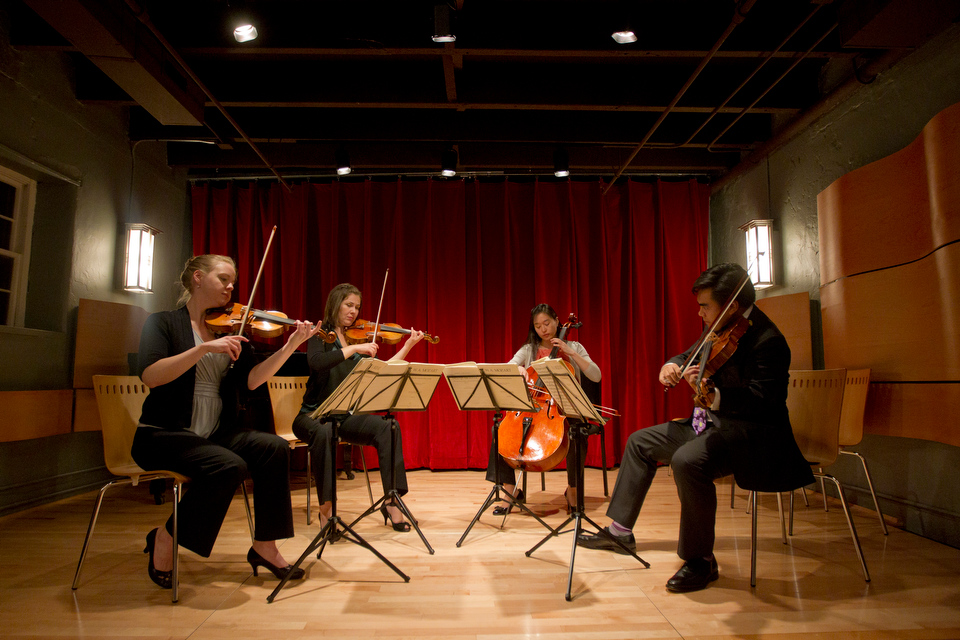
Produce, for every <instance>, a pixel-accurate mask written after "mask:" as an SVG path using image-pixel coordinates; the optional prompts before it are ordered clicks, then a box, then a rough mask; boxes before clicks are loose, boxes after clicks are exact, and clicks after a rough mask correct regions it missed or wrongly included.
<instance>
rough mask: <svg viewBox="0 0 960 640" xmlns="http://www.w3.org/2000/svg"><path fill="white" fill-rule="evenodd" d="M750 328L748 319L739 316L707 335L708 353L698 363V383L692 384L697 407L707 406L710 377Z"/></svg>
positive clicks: (710, 386)
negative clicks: (719, 330) (716, 331)
mask: <svg viewBox="0 0 960 640" xmlns="http://www.w3.org/2000/svg"><path fill="white" fill-rule="evenodd" d="M749 328H750V320H748V319H747V318H744V317H743V316H740V317H739V318H737V319H736V320H734V321H731V322H730V323H729V324H727V326H726V327H725V328H724V330H723V331H721V332H720V333H719V334H715V333H713V332H710V334H709V335H708V336H707V340H706V341H707V343H708V344H710V345H711V346H710V353H709V354H707V356H706V358H705V359H706V362H701V363H700V373H699V375H698V376H697V377H698V383H697V384H696V385H695V386H693V390H694V396H693V402H694V404H696V405H697V406H698V407H701V408H707V407H709V406H710V401H709V400H708V398H707V397H708V396H709V395H710V392H711V391H713V389H714V385H713V383H712V382H711V381H710V377H711V376H712V375H713V374H714V373H716V372H717V370H718V369H719V368H720V367H722V366H723V365H724V363H725V362H726V361H727V360H729V359H730V356H732V355H733V354H734V353H736V351H737V344H738V343H739V341H740V338H742V337H743V334H745V333H746V332H747V329H749Z"/></svg>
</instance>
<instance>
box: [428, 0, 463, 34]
mask: <svg viewBox="0 0 960 640" xmlns="http://www.w3.org/2000/svg"><path fill="white" fill-rule="evenodd" d="M453 15H454V14H453V7H451V6H450V5H449V4H447V3H446V1H445V0H440V1H439V2H437V3H435V4H434V5H433V41H434V42H455V41H456V39H457V35H456V34H455V33H454V32H453Z"/></svg>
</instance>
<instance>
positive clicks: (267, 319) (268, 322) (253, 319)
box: [204, 302, 337, 343]
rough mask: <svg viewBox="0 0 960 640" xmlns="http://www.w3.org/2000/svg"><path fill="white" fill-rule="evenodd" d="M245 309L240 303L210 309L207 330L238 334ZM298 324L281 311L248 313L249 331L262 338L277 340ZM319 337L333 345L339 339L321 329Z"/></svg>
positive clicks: (247, 325) (247, 323) (332, 333)
mask: <svg viewBox="0 0 960 640" xmlns="http://www.w3.org/2000/svg"><path fill="white" fill-rule="evenodd" d="M244 309H245V307H244V306H243V305H242V304H240V303H239V302H235V303H234V304H233V305H230V306H227V307H224V308H222V309H210V310H209V311H207V315H206V317H205V318H204V321H205V322H206V324H207V328H208V329H210V331H213V332H214V333H236V332H237V331H239V329H240V327H241V326H242V325H243V319H244V318H243V315H244V314H243V312H244ZM296 324H297V321H296V320H291V319H290V318H288V317H287V316H286V315H285V314H283V313H281V312H280V311H258V310H256V309H250V310H249V311H248V312H247V322H246V327H247V329H249V330H250V331H251V332H252V333H253V334H254V335H257V336H259V337H261V338H276V337H277V336H279V335H282V334H283V331H284V329H286V328H287V327H291V326H294V325H296ZM317 337H318V338H320V339H321V340H323V341H324V342H331V343H332V342H333V341H334V340H336V339H337V334H336V333H334V332H333V331H330V332H326V331H323V330H322V329H321V330H319V331H318V332H317Z"/></svg>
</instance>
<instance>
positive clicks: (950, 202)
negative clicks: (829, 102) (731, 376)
mask: <svg viewBox="0 0 960 640" xmlns="http://www.w3.org/2000/svg"><path fill="white" fill-rule="evenodd" d="M817 205H818V213H819V216H820V220H819V222H820V283H821V286H820V301H821V314H822V320H823V351H824V364H825V366H826V367H827V368H835V367H845V368H847V369H852V368H869V369H871V380H872V382H871V384H870V387H871V389H870V396H869V401H868V405H867V414H866V416H865V425H864V430H865V432H867V433H873V434H878V435H889V436H900V437H907V438H919V439H925V440H934V441H937V442H942V443H945V444H951V445H954V446H960V427H958V426H957V422H956V420H951V419H949V416H948V415H947V412H946V410H945V407H951V406H956V404H955V403H956V402H960V242H958V241H960V104H956V105H953V106H952V107H949V108H947V109H945V110H943V111H941V112H940V113H939V114H937V115H936V116H935V117H934V118H933V119H932V120H931V121H930V122H929V123H928V124H927V126H925V127H924V129H923V132H922V134H921V135H920V136H919V137H918V138H917V139H916V140H914V141H913V142H912V143H911V144H910V145H909V146H908V147H907V148H905V149H903V150H901V151H899V152H897V153H895V154H893V155H891V156H889V157H887V158H884V159H882V160H879V161H877V162H874V163H872V164H869V165H866V166H864V167H861V168H859V169H857V170H855V171H851V172H850V173H848V174H847V175H845V176H843V177H842V178H840V179H839V180H837V181H836V182H834V183H833V184H832V185H830V186H829V187H828V188H827V189H825V190H824V191H823V192H822V193H820V195H819V196H818V199H817Z"/></svg>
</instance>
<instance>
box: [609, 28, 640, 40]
mask: <svg viewBox="0 0 960 640" xmlns="http://www.w3.org/2000/svg"><path fill="white" fill-rule="evenodd" d="M610 37H611V38H613V39H614V40H615V41H616V43H617V44H630V43H631V42H636V41H637V34H635V33H634V32H633V29H629V28H627V29H624V30H623V31H614V32H613V33H612V34H610Z"/></svg>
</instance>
